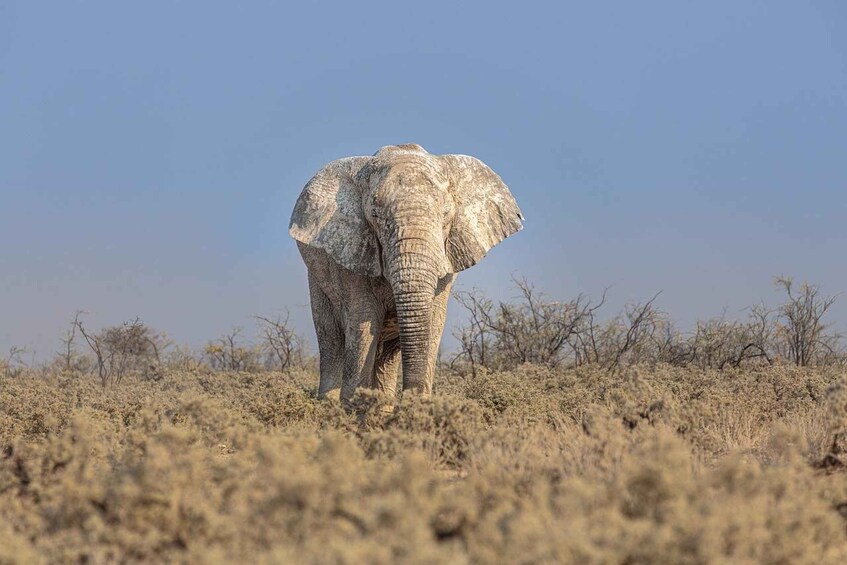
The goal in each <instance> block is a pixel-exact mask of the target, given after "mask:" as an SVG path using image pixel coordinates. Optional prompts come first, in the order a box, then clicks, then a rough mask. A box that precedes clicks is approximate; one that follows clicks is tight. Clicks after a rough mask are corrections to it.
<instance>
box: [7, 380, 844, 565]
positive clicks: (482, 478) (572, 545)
mask: <svg viewBox="0 0 847 565" xmlns="http://www.w3.org/2000/svg"><path fill="white" fill-rule="evenodd" d="M316 386H317V376H316V375H314V374H312V373H308V372H297V371H293V372H289V373H266V372H258V373H244V372H238V373H233V372H219V373H217V372H216V373H210V372H207V371H186V372H178V371H175V370H171V371H168V372H166V373H165V374H164V375H163V378H162V379H161V380H160V381H150V380H145V379H143V378H141V377H134V376H131V375H130V376H127V377H126V378H125V379H124V382H123V384H122V386H121V387H118V388H110V389H107V390H105V391H104V390H103V389H102V388H101V387H100V386H99V384H98V383H97V382H96V381H95V380H94V379H91V378H82V377H80V376H79V375H74V374H69V373H67V372H60V371H57V372H55V373H49V374H46V375H40V376H39V375H36V374H28V373H24V374H22V375H18V376H16V377H0V562H10V563H15V562H19V563H38V562H71V561H73V562H93V563H102V562H114V561H120V562H150V561H154V562H160V561H180V562H221V561H247V562H301V563H361V562H368V563H396V562H406V563H423V562H428V563H435V562H450V563H471V562H473V563H503V562H507V563H513V562H518V563H657V562H665V563H670V562H672V563H712V562H722V563H729V562H732V563H804V562H818V563H836V562H843V561H844V560H845V559H847V530H845V525H847V524H846V523H845V516H844V514H843V513H844V512H845V510H844V509H845V508H847V482H846V481H845V480H844V477H845V475H844V471H843V470H842V468H843V466H842V464H841V462H843V451H838V449H841V448H836V447H833V446H839V445H841V443H840V442H843V438H844V437H847V436H845V435H844V434H845V430H847V424H845V422H847V416H845V415H846V414H847V404H845V402H844V398H845V393H844V390H847V387H845V384H844V380H843V375H841V374H840V373H839V372H838V371H837V370H835V369H808V368H796V367H795V368H786V367H766V368H762V369H758V370H755V371H754V370H748V369H731V370H724V371H712V370H708V371H702V370H695V369H685V368H680V367H671V366H667V365H659V366H656V367H653V368H647V367H641V366H636V367H633V368H628V369H626V370H624V371H622V372H621V373H620V374H618V375H613V374H611V373H609V372H608V371H606V370H603V369H602V368H599V367H582V368H580V369H578V370H570V371H565V370H561V369H554V368H550V367H549V366H536V365H523V366H520V367H517V368H516V369H515V370H514V371H510V372H499V373H498V372H488V371H483V370H480V371H478V372H477V374H476V375H465V376H461V375H455V374H444V375H439V377H438V382H437V394H436V395H435V396H434V397H433V398H432V399H431V400H423V399H420V398H417V397H412V396H410V397H406V398H403V399H402V400H400V401H399V402H396V401H395V399H393V398H388V397H385V396H383V395H380V394H378V393H374V392H371V391H362V392H360V393H359V394H358V395H357V396H356V398H355V400H354V403H353V404H354V408H355V412H354V413H352V414H348V413H346V412H344V411H342V410H341V409H340V407H339V405H338V404H337V403H333V402H329V401H319V400H318V399H317V398H316V397H315V389H316ZM827 456H831V457H830V460H831V461H834V462H830V463H827V464H826V465H822V463H821V462H822V461H823V460H824V459H825V458H826V457H827Z"/></svg>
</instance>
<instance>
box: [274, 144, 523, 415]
mask: <svg viewBox="0 0 847 565" xmlns="http://www.w3.org/2000/svg"><path fill="white" fill-rule="evenodd" d="M522 219H523V216H522V215H521V211H520V209H519V208H518V205H517V203H516V202H515V199H514V198H513V197H512V194H511V193H510V192H509V189H508V187H507V186H506V185H505V184H504V183H503V181H502V180H501V179H500V177H499V176H498V175H497V174H496V173H494V171H492V170H491V169H490V168H488V167H487V166H486V165H485V164H484V163H482V162H481V161H480V160H478V159H476V158H474V157H468V156H466V155H431V154H430V153H428V152H427V151H426V150H424V149H423V148H422V147H421V146H419V145H416V144H407V145H394V146H388V147H383V148H382V149H380V150H379V151H377V153H376V154H374V155H373V156H371V157H347V158H345V159H339V160H337V161H333V162H331V163H329V164H328V165H326V166H325V167H324V168H323V169H321V171H320V172H318V173H317V174H316V175H315V176H314V177H313V178H312V180H310V181H309V183H308V184H307V185H306V186H305V188H304V189H303V192H302V193H301V194H300V197H299V198H298V200H297V203H296V205H295V206H294V212H293V214H292V216H291V225H290V228H289V233H290V234H291V236H292V237H293V238H294V239H295V240H297V245H298V247H299V249H300V253H301V255H302V256H303V260H304V261H305V263H306V267H307V269H308V274H309V291H310V294H311V301H312V316H313V318H314V322H315V330H316V331H317V337H318V347H319V349H320V374H321V376H320V389H319V394H320V395H321V396H326V395H328V394H332V395H335V394H338V393H337V392H336V391H339V392H340V396H341V399H342V401H343V402H345V403H347V402H349V400H350V398H351V397H352V395H353V393H354V391H355V390H356V388H357V387H359V386H366V387H376V388H379V389H381V390H383V391H386V392H389V393H390V392H394V390H395V387H396V381H397V371H398V367H399V365H400V362H401V359H402V367H403V390H404V392H405V391H415V392H417V393H420V394H422V395H425V396H426V395H429V394H430V393H431V392H432V380H433V374H434V370H435V361H436V357H437V354H438V344H439V341H440V340H441V334H442V332H443V331H444V319H445V316H446V313H447V299H448V297H449V295H450V288H451V286H452V285H453V281H454V279H455V273H458V272H459V271H462V270H464V269H467V268H468V267H471V266H472V265H474V264H476V263H477V262H478V261H479V260H480V259H482V258H483V257H484V256H485V254H486V253H487V252H488V250H489V249H491V247H493V246H494V245H496V244H497V243H499V242H500V241H502V240H503V239H505V238H507V237H509V236H510V235H512V234H513V233H515V232H517V231H518V230H520V229H521V228H522V227H523V226H522V224H521V220H522Z"/></svg>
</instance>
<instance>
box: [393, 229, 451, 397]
mask: <svg viewBox="0 0 847 565" xmlns="http://www.w3.org/2000/svg"><path fill="white" fill-rule="evenodd" d="M438 231H439V232H440V228H439V230H438ZM432 233H433V230H432V229H428V230H407V231H406V233H401V234H398V238H397V240H396V241H395V242H394V244H395V245H393V249H392V251H393V253H390V255H389V258H388V275H389V280H390V281H391V286H392V288H393V289H394V301H395V304H396V306H397V321H398V324H399V326H400V352H401V356H402V360H403V390H404V391H406V390H413V391H415V392H417V393H420V394H422V395H424V396H428V395H429V394H430V393H431V392H432V380H433V376H434V375H433V371H434V367H432V366H431V365H432V363H431V361H432V358H433V354H434V352H433V351H432V348H433V347H434V346H433V344H432V341H433V340H432V306H433V299H434V296H435V288H436V284H437V283H438V276H439V272H438V267H437V266H438V259H439V257H440V255H439V248H438V244H437V241H435V239H436V238H435V237H433V236H432ZM440 253H443V250H442V251H440ZM391 255H393V256H391Z"/></svg>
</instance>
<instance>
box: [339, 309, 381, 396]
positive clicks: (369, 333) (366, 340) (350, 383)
mask: <svg viewBox="0 0 847 565" xmlns="http://www.w3.org/2000/svg"><path fill="white" fill-rule="evenodd" d="M351 310H352V312H353V314H355V315H348V317H349V319H348V320H347V327H346V331H345V341H344V375H343V377H342V381H341V403H342V404H343V405H345V406H348V405H349V403H350V400H352V398H353V394H354V393H355V392H356V389H357V388H358V387H360V386H361V387H368V388H370V387H373V384H374V383H373V380H374V364H375V361H376V349H377V344H378V339H379V334H380V332H381V331H382V318H383V314H382V312H380V311H378V309H377V308H376V307H375V306H374V305H370V306H367V305H366V306H356V307H355V308H352V309H351Z"/></svg>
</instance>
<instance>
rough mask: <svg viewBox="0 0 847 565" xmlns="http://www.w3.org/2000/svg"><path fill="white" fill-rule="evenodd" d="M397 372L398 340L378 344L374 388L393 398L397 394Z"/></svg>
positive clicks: (398, 366) (398, 365)
mask: <svg viewBox="0 0 847 565" xmlns="http://www.w3.org/2000/svg"><path fill="white" fill-rule="evenodd" d="M399 370H400V340H399V338H395V339H393V340H389V341H384V342H382V343H380V346H379V349H378V351H377V358H376V367H375V369H374V388H376V389H377V390H379V391H380V392H384V393H385V394H387V395H389V396H392V397H393V396H394V395H395V394H396V393H397V373H398V372H399Z"/></svg>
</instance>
